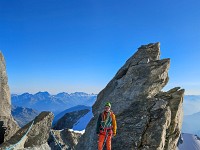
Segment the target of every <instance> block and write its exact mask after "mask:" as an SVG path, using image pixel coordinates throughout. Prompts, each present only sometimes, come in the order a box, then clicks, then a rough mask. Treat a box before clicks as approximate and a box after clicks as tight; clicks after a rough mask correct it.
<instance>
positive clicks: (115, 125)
mask: <svg viewBox="0 0 200 150" xmlns="http://www.w3.org/2000/svg"><path fill="white" fill-rule="evenodd" d="M112 126H113V135H114V136H115V135H116V131H117V122H116V117H115V114H113V115H112Z"/></svg>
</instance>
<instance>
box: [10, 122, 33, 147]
mask: <svg viewBox="0 0 200 150" xmlns="http://www.w3.org/2000/svg"><path fill="white" fill-rule="evenodd" d="M33 123H34V120H33V122H32V124H31V126H30V127H29V129H28V130H27V132H26V133H25V134H24V136H23V137H22V138H21V140H19V142H17V143H16V144H14V145H11V146H10V147H9V148H6V150H12V149H14V148H15V146H17V145H18V144H19V143H20V142H21V141H22V140H23V139H24V138H25V136H26V135H27V134H28V133H29V131H30V130H31V128H32V126H33Z"/></svg>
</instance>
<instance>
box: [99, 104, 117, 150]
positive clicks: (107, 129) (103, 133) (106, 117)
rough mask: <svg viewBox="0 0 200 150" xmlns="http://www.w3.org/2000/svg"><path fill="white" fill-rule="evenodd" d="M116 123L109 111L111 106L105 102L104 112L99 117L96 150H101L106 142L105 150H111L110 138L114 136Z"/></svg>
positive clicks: (113, 115)
mask: <svg viewBox="0 0 200 150" xmlns="http://www.w3.org/2000/svg"><path fill="white" fill-rule="evenodd" d="M116 130H117V123H116V119H115V114H114V113H113V112H112V110H111V104H110V103H109V102H107V103H106V104H105V107H104V111H103V112H102V113H101V114H100V115H99V118H98V121H97V128H96V133H97V134H98V137H99V141H98V150H103V147H104V144H105V142H106V149H107V150H111V139H112V136H115V135H116Z"/></svg>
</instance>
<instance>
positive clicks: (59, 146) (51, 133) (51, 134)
mask: <svg viewBox="0 0 200 150" xmlns="http://www.w3.org/2000/svg"><path fill="white" fill-rule="evenodd" d="M50 133H51V135H52V136H53V138H54V141H55V142H56V143H57V144H58V146H59V147H60V149H61V150H62V147H61V145H60V143H59V141H58V142H57V140H56V137H55V136H54V134H53V132H52V130H50Z"/></svg>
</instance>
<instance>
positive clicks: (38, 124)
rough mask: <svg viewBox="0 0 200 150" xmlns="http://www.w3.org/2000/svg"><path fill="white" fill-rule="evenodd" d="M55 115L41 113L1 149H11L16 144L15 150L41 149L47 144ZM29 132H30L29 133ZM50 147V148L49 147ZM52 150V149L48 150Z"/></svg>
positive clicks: (0, 147)
mask: <svg viewBox="0 0 200 150" xmlns="http://www.w3.org/2000/svg"><path fill="white" fill-rule="evenodd" d="M53 117H54V116H53V113H51V112H41V113H40V114H39V115H38V116H37V117H36V118H35V119H34V122H33V121H31V122H29V123H28V124H27V125H25V126H24V127H23V128H21V129H20V130H19V131H17V133H16V134H15V135H14V136H13V137H11V139H9V140H8V141H7V142H4V143H3V144H2V145H1V146H0V149H2V150H3V149H5V148H10V147H12V146H13V145H15V144H16V143H18V144H17V145H16V146H15V149H24V148H34V147H38V149H39V147H41V146H44V145H45V144H47V140H48V138H49V133H50V129H51V126H52V121H53ZM28 131H29V132H28ZM47 147H48V146H47ZM48 149H50V148H48Z"/></svg>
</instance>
